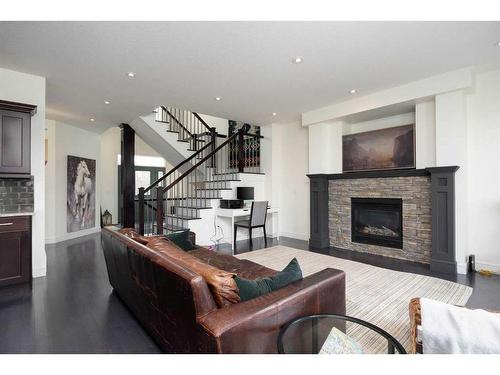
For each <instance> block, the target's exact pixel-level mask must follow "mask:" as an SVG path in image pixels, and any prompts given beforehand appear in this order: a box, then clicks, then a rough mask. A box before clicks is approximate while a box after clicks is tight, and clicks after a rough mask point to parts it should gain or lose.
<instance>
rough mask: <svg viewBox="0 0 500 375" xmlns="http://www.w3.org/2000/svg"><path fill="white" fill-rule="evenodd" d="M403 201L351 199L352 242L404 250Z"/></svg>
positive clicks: (391, 199)
mask: <svg viewBox="0 0 500 375" xmlns="http://www.w3.org/2000/svg"><path fill="white" fill-rule="evenodd" d="M402 211H403V201H402V199H393V198H351V241H352V242H357V243H363V244H371V245H378V246H385V247H392V248H396V249H402V248H403V213H402Z"/></svg>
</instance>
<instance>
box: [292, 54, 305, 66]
mask: <svg viewBox="0 0 500 375" xmlns="http://www.w3.org/2000/svg"><path fill="white" fill-rule="evenodd" d="M292 62H293V63H294V64H302V63H303V62H304V58H303V57H302V56H295V57H294V58H293V59H292Z"/></svg>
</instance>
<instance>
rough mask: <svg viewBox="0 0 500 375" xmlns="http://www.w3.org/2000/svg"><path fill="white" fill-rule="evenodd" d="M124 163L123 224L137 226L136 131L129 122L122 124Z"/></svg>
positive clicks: (122, 159) (126, 226)
mask: <svg viewBox="0 0 500 375" xmlns="http://www.w3.org/2000/svg"><path fill="white" fill-rule="evenodd" d="M120 128H121V130H122V142H121V165H122V202H123V204H122V207H123V217H122V224H123V227H124V228H134V226H135V164H134V156H135V131H134V129H132V128H131V127H130V125H128V124H121V125H120Z"/></svg>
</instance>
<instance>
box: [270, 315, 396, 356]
mask: <svg viewBox="0 0 500 375" xmlns="http://www.w3.org/2000/svg"><path fill="white" fill-rule="evenodd" d="M278 352H279V353H281V354H318V353H319V354H406V350H405V349H404V348H403V346H402V345H401V343H399V341H398V340H396V339H395V338H394V337H393V336H391V335H390V334H389V333H387V332H386V331H384V330H383V329H381V328H379V327H377V326H375V325H373V324H371V323H368V322H365V321H364V320H361V319H358V318H353V317H350V316H346V315H339V314H319V315H308V316H303V317H301V318H297V319H294V320H292V321H291V322H289V323H287V324H286V325H284V326H283V327H282V328H281V330H280V332H279V335H278Z"/></svg>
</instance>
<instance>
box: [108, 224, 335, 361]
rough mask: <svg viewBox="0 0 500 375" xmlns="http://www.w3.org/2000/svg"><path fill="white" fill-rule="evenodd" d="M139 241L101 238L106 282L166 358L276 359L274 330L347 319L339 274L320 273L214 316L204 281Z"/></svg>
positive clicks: (263, 272) (207, 254)
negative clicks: (311, 317) (309, 320)
mask: <svg viewBox="0 0 500 375" xmlns="http://www.w3.org/2000/svg"><path fill="white" fill-rule="evenodd" d="M137 241H138V239H137V238H136V239H135V240H134V239H131V238H129V237H127V236H125V235H124V234H122V233H120V232H119V231H118V228H114V227H107V228H104V229H103V230H102V247H103V250H104V256H105V259H106V266H107V269H108V275H109V281H110V283H111V285H112V287H113V288H114V290H115V291H116V293H117V294H118V295H119V296H120V298H121V299H122V300H123V301H124V302H125V304H126V305H127V306H128V307H129V309H130V310H131V311H132V312H133V314H134V315H135V316H136V318H137V319H138V320H139V321H140V323H141V324H142V325H143V326H144V328H145V329H146V330H147V331H148V332H149V334H150V335H151V336H152V337H153V338H154V339H155V341H156V342H157V343H158V344H159V346H160V347H161V348H162V349H163V350H164V351H165V352H168V353H276V352H277V337H278V332H279V329H280V327H282V326H283V325H284V324H285V323H287V322H288V321H290V320H292V319H294V318H297V317H300V316H303V315H308V314H319V313H339V314H344V313H345V274H344V272H342V271H339V270H334V269H325V270H323V271H321V272H318V273H316V274H313V275H310V276H307V277H305V278H303V279H302V280H300V281H297V282H294V283H292V284H290V285H288V286H286V287H284V288H282V289H280V290H277V291H274V292H272V293H269V294H267V295H264V296H261V297H258V298H255V299H253V300H250V301H245V302H239V303H235V304H231V305H229V306H227V307H223V308H219V307H218V306H217V304H216V302H215V300H214V297H213V295H212V292H211V290H210V288H209V287H208V285H207V282H206V281H205V279H204V278H203V277H202V276H200V275H199V274H197V273H196V272H194V271H193V270H191V269H189V267H187V266H186V265H185V264H184V263H181V262H179V261H177V260H176V259H174V258H172V257H170V256H168V255H166V254H165V253H163V252H161V251H158V250H157V249H151V248H149V247H147V246H146V245H143V244H141V243H139V242H137ZM174 246H175V245H174ZM189 254H190V255H192V256H194V257H196V258H198V259H199V260H201V261H203V262H205V263H208V264H210V265H212V266H214V267H217V268H219V269H221V270H224V271H227V272H231V273H236V274H238V275H240V276H242V277H245V278H250V279H255V278H259V277H264V276H269V275H273V274H274V273H276V271H274V270H271V269H269V268H266V267H263V266H261V265H258V264H256V263H253V262H250V261H248V260H240V259H238V258H235V257H233V256H229V255H220V254H217V253H215V252H213V251H210V250H208V249H205V248H202V247H197V248H196V249H195V250H192V251H190V252H189Z"/></svg>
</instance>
